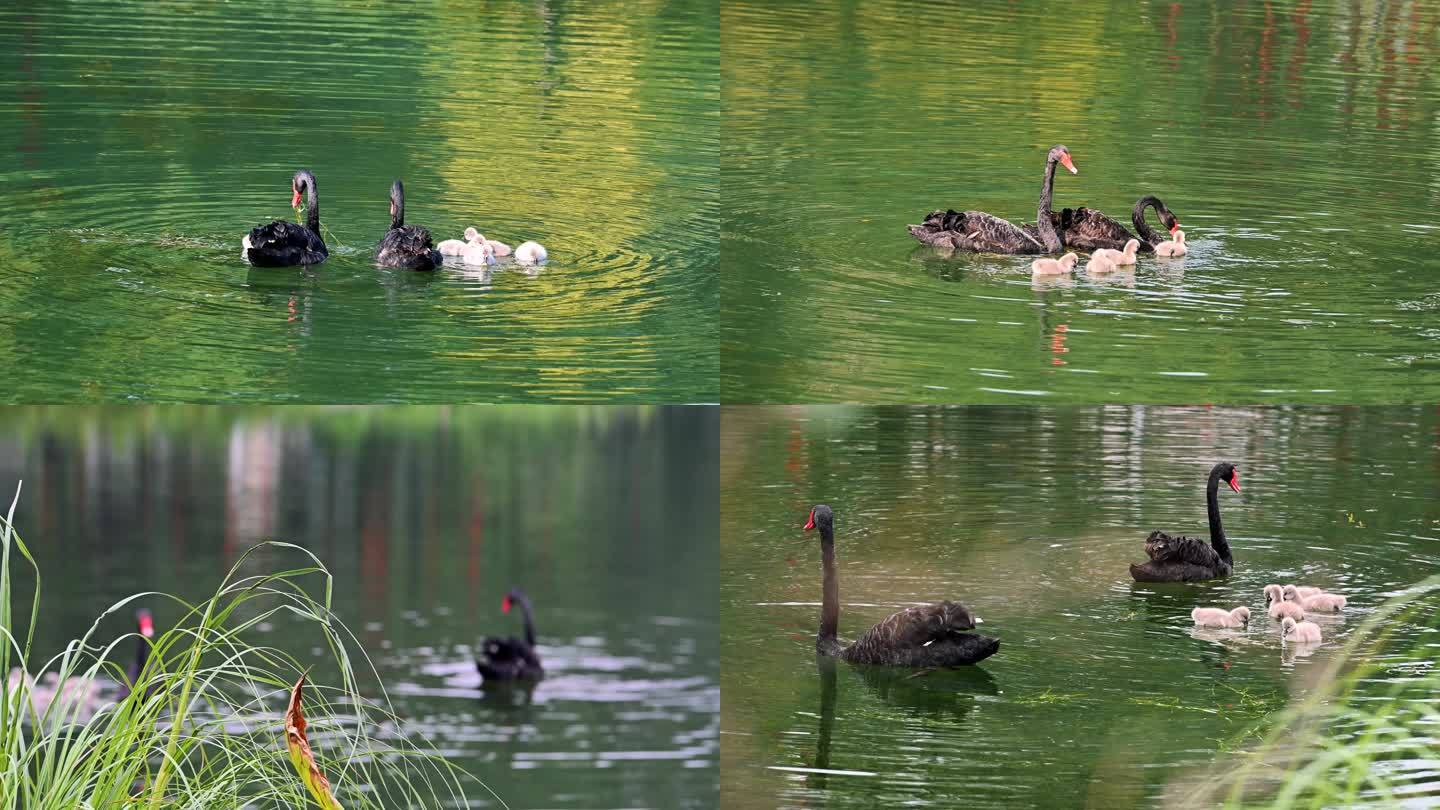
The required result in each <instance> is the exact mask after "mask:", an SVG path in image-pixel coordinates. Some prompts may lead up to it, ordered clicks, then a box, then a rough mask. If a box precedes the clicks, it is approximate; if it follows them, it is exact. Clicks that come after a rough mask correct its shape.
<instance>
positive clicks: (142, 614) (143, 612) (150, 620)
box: [135, 608, 155, 638]
mask: <svg viewBox="0 0 1440 810" xmlns="http://www.w3.org/2000/svg"><path fill="white" fill-rule="evenodd" d="M135 625H136V627H138V628H139V629H140V635H142V636H144V637H145V638H154V637H155V618H154V617H153V616H151V615H150V611H149V610H147V609H145V608H140V609H139V610H137V611H135Z"/></svg>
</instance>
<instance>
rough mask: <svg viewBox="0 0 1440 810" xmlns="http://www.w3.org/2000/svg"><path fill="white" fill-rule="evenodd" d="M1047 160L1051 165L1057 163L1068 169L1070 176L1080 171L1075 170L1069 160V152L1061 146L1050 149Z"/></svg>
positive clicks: (1057, 145)
mask: <svg viewBox="0 0 1440 810" xmlns="http://www.w3.org/2000/svg"><path fill="white" fill-rule="evenodd" d="M1049 159H1050V162H1051V163H1059V164H1060V165H1061V166H1064V167H1065V168H1067V169H1069V170H1070V173H1071V174H1079V173H1080V170H1079V169H1077V168H1075V164H1074V163H1073V162H1071V160H1070V150H1069V149H1067V148H1065V146H1064V145H1063V144H1056V145H1055V146H1052V147H1050V154H1049Z"/></svg>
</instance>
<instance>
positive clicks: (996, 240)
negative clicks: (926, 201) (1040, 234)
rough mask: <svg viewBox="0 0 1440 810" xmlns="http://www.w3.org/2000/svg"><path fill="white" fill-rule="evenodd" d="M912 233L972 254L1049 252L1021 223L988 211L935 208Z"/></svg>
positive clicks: (922, 239) (912, 227)
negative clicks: (937, 209) (939, 209)
mask: <svg viewBox="0 0 1440 810" xmlns="http://www.w3.org/2000/svg"><path fill="white" fill-rule="evenodd" d="M905 227H906V228H908V229H909V231H910V235H911V236H913V237H915V238H916V239H917V240H919V241H921V242H924V243H925V244H927V245H935V246H936V247H946V248H953V249H955V250H964V251H969V252H971V253H1006V254H1021V253H1023V254H1032V253H1048V252H1049V251H1047V250H1045V245H1044V243H1042V242H1041V241H1040V240H1039V239H1037V238H1036V237H1035V236H1032V235H1031V234H1030V233H1028V232H1026V230H1025V229H1024V228H1022V227H1020V226H1019V225H1016V224H1014V223H1012V222H1009V221H1008V220H1003V219H1001V218H999V217H997V216H993V215H991V214H987V213H985V212H984V211H953V210H951V211H931V212H930V215H929V216H927V217H925V221H924V222H922V223H920V224H919V225H907V226H905Z"/></svg>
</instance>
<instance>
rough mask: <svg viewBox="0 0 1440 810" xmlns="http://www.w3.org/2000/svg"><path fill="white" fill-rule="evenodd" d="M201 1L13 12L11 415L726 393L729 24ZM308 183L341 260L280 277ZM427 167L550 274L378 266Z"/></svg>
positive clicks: (577, 12) (4, 94)
mask: <svg viewBox="0 0 1440 810" xmlns="http://www.w3.org/2000/svg"><path fill="white" fill-rule="evenodd" d="M181 6H183V8H182V9H178V10H177V8H176V7H175V6H173V5H166V6H154V5H151V4H147V3H138V2H133V1H132V2H120V3H107V4H99V5H84V6H63V5H61V6H40V5H35V4H29V3H25V4H6V6H5V7H4V8H0V110H3V111H4V112H5V114H6V117H7V120H9V121H13V122H14V125H13V126H7V127H3V128H0V149H3V150H4V152H5V153H6V154H8V155H13V156H14V159H13V160H12V161H11V162H9V163H7V164H6V166H5V167H4V168H3V169H0V181H3V183H4V201H3V202H4V205H3V206H0V268H3V269H4V271H5V279H6V281H5V284H4V285H0V353H3V354H4V356H6V357H8V358H9V359H10V361H11V367H10V371H11V374H10V375H9V382H10V384H9V386H8V387H7V391H6V393H5V394H4V395H3V398H4V399H6V400H9V401H17V402H37V401H45V402H48V401H55V400H62V399H63V400H87V401H94V400H105V401H115V400H131V399H142V400H171V401H174V400H182V401H213V402H219V403H221V404H224V403H230V402H234V401H236V400H244V401H264V402H277V401H283V402H294V401H304V402H321V403H329V402H439V403H448V402H455V401H511V400H520V401H534V400H547V401H549V400H557V399H561V400H572V401H573V400H579V399H584V400H612V399H628V400H640V401H646V402H654V401H667V402H676V401H680V402H683V401H695V400H700V399H712V400H713V399H714V398H715V394H716V386H717V383H716V381H715V374H716V372H717V366H718V362H719V357H718V348H717V347H716V345H715V331H716V320H717V318H718V315H717V313H716V305H717V300H718V286H717V283H716V281H715V279H714V269H715V268H714V265H715V264H716V261H717V251H718V247H717V238H718V237H717V234H716V229H715V226H714V225H713V224H710V223H713V222H714V217H715V213H716V210H717V208H718V196H719V195H718V173H719V133H718V117H719V103H720V90H719V80H718V62H719V33H718V27H719V24H718V20H717V19H716V14H715V11H714V6H713V4H712V5H707V4H705V3H700V2H686V1H682V2H671V3H666V4H664V5H663V6H662V5H660V4H655V3H644V4H641V5H639V6H635V5H631V4H622V3H617V2H613V1H612V2H596V3H586V4H574V3H564V2H554V1H553V0H541V1H540V2H527V3H514V4H504V5H501V6H496V7H493V8H487V9H486V10H485V11H484V14H483V20H477V18H476V11H475V9H473V8H471V7H468V6H462V5H446V4H432V5H429V6H424V7H415V6H410V5H405V6H397V5H388V4H378V5H369V6H358V7H357V6H355V5H353V4H347V3H336V2H319V3H313V4H310V5H308V6H307V8H306V14H305V22H304V24H303V25H297V24H295V20H294V19H293V17H292V16H291V15H287V14H283V13H273V10H272V11H270V12H256V11H254V10H253V9H252V10H246V9H245V8H241V7H236V6H232V5H226V4H194V3H183V4H181ZM177 42H183V43H185V46H184V47H183V48H177V47H176V43H177ZM302 167H303V168H309V169H311V170H313V171H314V173H315V175H316V177H317V180H318V183H317V187H318V191H319V192H320V197H321V201H322V205H321V226H322V232H323V235H324V237H325V239H326V242H327V244H328V245H329V247H330V258H329V260H328V261H326V262H324V263H323V264H321V265H318V266H316V267H314V268H312V269H309V270H301V269H295V268H288V269H287V268H265V269H255V268H250V267H249V266H247V265H246V264H245V263H244V262H242V261H241V260H240V259H239V251H240V238H241V236H242V235H243V234H244V233H246V232H248V231H249V229H250V228H252V227H253V226H255V225H256V224H259V223H262V222H266V221H269V220H272V219H277V218H286V219H293V218H294V216H295V214H294V212H293V211H292V210H291V209H290V208H289V202H290V194H289V187H288V186H289V179H290V177H291V176H292V174H293V173H294V172H295V170H296V169H298V168H302ZM397 177H401V178H403V179H404V181H405V187H406V191H407V199H406V203H407V205H406V216H407V221H409V222H410V223H411V224H419V225H423V226H426V227H428V228H430V229H431V231H432V233H433V235H434V236H435V239H436V240H437V241H438V240H441V239H446V238H460V236H461V233H462V232H463V231H464V229H465V228H466V227H467V226H476V227H478V228H479V229H480V230H481V231H482V232H484V233H485V235H486V236H488V237H490V238H492V239H500V240H504V241H506V242H507V243H509V244H511V245H512V246H513V245H518V244H519V243H520V242H521V241H523V240H526V239H534V240H537V241H539V242H541V243H543V244H544V245H546V246H547V248H548V249H549V252H550V257H551V261H550V262H549V263H548V264H546V265H545V267H544V268H543V270H540V271H539V272H536V271H535V270H526V269H524V268H521V267H519V266H517V265H515V264H513V263H506V264H503V265H501V266H500V267H497V268H495V269H494V270H493V271H481V272H473V271H471V270H470V269H467V268H464V267H463V266H455V265H448V264H447V266H446V267H445V268H444V269H443V270H442V271H440V272H438V273H435V274H416V273H411V272H406V271H395V270H380V269H377V268H376V267H374V266H373V264H372V251H373V249H374V246H375V243H376V242H377V241H378V240H379V239H380V237H381V236H382V235H383V234H384V231H385V229H386V227H387V226H388V222H389V220H388V213H389V211H388V202H387V197H386V195H387V193H388V190H389V187H390V183H391V181H392V180H394V179H395V178H397Z"/></svg>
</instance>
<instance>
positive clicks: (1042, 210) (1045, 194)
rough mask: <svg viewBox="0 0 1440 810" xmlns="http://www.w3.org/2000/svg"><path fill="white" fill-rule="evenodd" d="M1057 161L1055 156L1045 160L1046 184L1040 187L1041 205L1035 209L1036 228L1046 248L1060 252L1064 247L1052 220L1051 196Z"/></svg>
mask: <svg viewBox="0 0 1440 810" xmlns="http://www.w3.org/2000/svg"><path fill="white" fill-rule="evenodd" d="M1055 162H1056V161H1055V158H1049V159H1048V160H1046V161H1045V185H1043V186H1041V187H1040V206H1039V208H1037V209H1036V211H1035V230H1036V232H1037V233H1039V234H1040V241H1041V242H1043V243H1044V244H1045V250H1046V251H1048V252H1050V253H1059V252H1060V248H1061V247H1062V244H1061V242H1060V234H1058V233H1056V232H1055V223H1054V222H1051V221H1050V204H1051V197H1052V196H1053V194H1054V191H1055Z"/></svg>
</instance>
